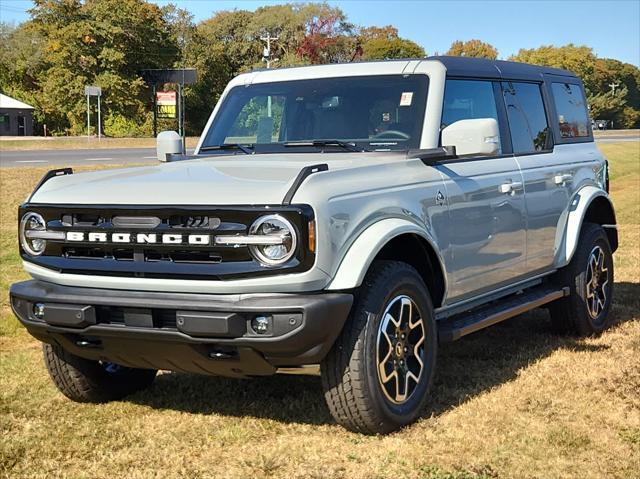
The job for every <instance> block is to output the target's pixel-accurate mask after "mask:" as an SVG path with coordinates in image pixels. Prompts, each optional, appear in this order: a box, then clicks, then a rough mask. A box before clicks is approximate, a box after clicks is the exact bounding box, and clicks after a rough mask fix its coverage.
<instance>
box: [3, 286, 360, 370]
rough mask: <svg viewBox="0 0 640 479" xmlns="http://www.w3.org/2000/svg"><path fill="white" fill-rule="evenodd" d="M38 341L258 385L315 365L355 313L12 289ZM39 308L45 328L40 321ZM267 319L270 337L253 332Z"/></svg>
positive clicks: (287, 299)
mask: <svg viewBox="0 0 640 479" xmlns="http://www.w3.org/2000/svg"><path fill="white" fill-rule="evenodd" d="M10 295H11V307H12V309H13V311H14V313H15V315H16V316H17V317H18V319H19V320H20V322H21V323H22V324H23V325H24V326H25V327H26V328H27V330H28V331H29V333H30V334H31V335H33V336H34V337H35V338H37V339H38V340H40V341H43V342H47V343H57V344H59V345H60V346H61V347H63V348H64V349H66V350H68V351H69V352H71V353H73V354H76V355H78V356H81V357H84V358H87V359H93V360H101V361H109V362H114V363H118V364H122V365H124V366H130V367H137V368H153V369H167V370H173V371H183V372H190V373H200V374H216V375H225V376H254V375H268V374H273V373H274V372H275V371H276V369H277V368H278V367H287V366H301V365H305V364H316V363H318V362H320V361H321V360H322V358H323V357H324V356H325V355H326V353H327V351H328V350H329V349H330V348H331V346H332V344H333V342H334V341H335V339H336V337H337V335H338V334H339V332H340V331H341V329H342V326H343V325H344V322H345V321H346V318H347V316H348V314H349V310H350V309H351V304H352V302H353V296H352V295H350V294H346V293H318V294H250V295H237V294H233V295H232V294H229V295H219V294H217V295H213V294H190V293H157V292H146V291H119V290H110V289H96V288H79V287H69V286H61V285H57V284H53V283H46V282H42V281H38V280H30V281H24V282H21V283H16V284H14V285H12V286H11V291H10ZM36 304H38V305H40V308H39V309H40V313H41V314H40V318H38V317H36V314H35V312H34V309H38V308H34V307H35V305H36ZM257 316H263V317H266V318H267V321H268V327H267V331H266V332H265V333H263V334H258V333H257V332H256V331H255V330H254V327H253V326H252V321H253V320H254V319H255V318H256V317H257Z"/></svg>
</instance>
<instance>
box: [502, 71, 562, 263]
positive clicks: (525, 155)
mask: <svg viewBox="0 0 640 479" xmlns="http://www.w3.org/2000/svg"><path fill="white" fill-rule="evenodd" d="M501 85H502V93H503V97H504V100H505V105H506V109H507V116H508V118H509V126H510V131H511V141H512V145H513V152H514V155H515V157H516V161H517V163H518V165H519V167H520V170H521V171H522V177H523V180H524V190H525V192H526V218H527V240H526V251H527V263H526V272H527V274H529V275H533V274H535V273H536V272H543V271H544V270H547V269H549V268H550V267H551V266H552V265H553V260H554V257H555V252H556V251H555V249H556V231H557V230H558V222H559V221H560V217H561V215H562V213H563V211H564V210H565V208H566V207H567V205H568V201H569V193H568V192H569V185H570V184H571V182H572V178H573V170H572V168H571V165H570V162H567V157H566V155H563V154H561V152H559V151H557V150H555V149H554V142H553V136H552V132H551V128H550V126H549V124H548V115H547V110H548V108H549V101H550V99H549V98H548V97H546V92H545V90H544V88H543V85H542V83H541V82H522V81H503V82H502V84H501ZM545 100H546V101H545Z"/></svg>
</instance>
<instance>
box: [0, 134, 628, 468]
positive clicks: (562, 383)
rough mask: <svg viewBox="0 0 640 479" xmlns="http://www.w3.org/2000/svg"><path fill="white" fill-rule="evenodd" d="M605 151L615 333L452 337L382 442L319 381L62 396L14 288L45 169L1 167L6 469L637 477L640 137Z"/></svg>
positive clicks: (520, 321) (171, 384)
mask: <svg viewBox="0 0 640 479" xmlns="http://www.w3.org/2000/svg"><path fill="white" fill-rule="evenodd" d="M600 148H601V149H602V150H603V151H604V153H605V154H606V155H607V156H608V158H609V160H610V162H611V169H612V175H611V180H612V182H611V192H612V195H613V198H614V201H615V203H616V207H617V213H618V223H619V228H620V229H619V232H620V249H619V250H618V252H617V253H616V255H615V267H616V285H615V289H616V292H615V294H616V300H615V303H614V306H613V311H612V314H613V316H614V319H615V325H614V327H613V328H612V329H611V330H609V331H607V332H606V333H604V334H603V335H602V336H600V337H598V338H591V339H574V338H568V337H559V336H555V335H553V334H551V333H550V328H549V324H548V317H547V315H546V313H545V312H544V311H535V312H533V313H529V314H525V315H522V316H520V317H518V318H514V319H512V320H509V321H507V322H505V323H502V324H500V325H497V326H495V327H493V328H489V329H487V330H484V331H482V332H479V333H476V334H474V335H471V336H469V337H467V338H464V339H462V340H460V341H458V342H457V343H453V344H449V345H444V346H443V347H442V348H441V349H440V355H439V358H438V362H439V364H438V372H437V374H436V381H435V385H434V388H433V391H432V395H431V399H430V401H429V403H428V405H427V407H426V409H425V415H424V418H423V419H422V420H420V421H419V422H418V423H416V424H414V425H413V426H411V427H408V428H406V429H405V430H403V431H401V432H399V433H396V434H392V435H390V436H387V437H367V436H362V435H358V434H353V433H349V432H347V431H345V430H344V429H342V428H340V427H338V426H336V425H335V424H334V423H333V421H332V420H331V417H330V415H329V412H328V411H327V408H326V406H325V404H324V400H323V398H322V391H321V387H320V381H319V378H318V377H317V376H314V375H307V376H290V375H279V376H276V377H273V378H266V379H257V380H252V381H242V380H230V379H224V378H215V377H204V376H188V375H183V374H174V373H166V374H161V375H160V376H159V377H158V378H157V380H156V382H155V384H154V385H153V386H152V387H151V388H150V389H149V390H147V391H144V392H142V393H138V394H136V395H134V396H132V397H130V398H128V399H127V400H124V401H120V402H114V403H110V404H104V405H86V404H75V403H72V402H71V401H69V400H67V399H66V398H65V397H63V396H62V395H61V394H60V393H58V392H57V391H56V390H55V389H54V386H53V385H52V383H51V382H50V381H49V378H48V376H47V373H46V371H45V368H44V365H43V362H42V358H41V352H40V345H39V343H38V342H37V341H35V340H34V339H32V338H31V337H30V336H29V335H27V333H26V332H25V331H24V330H23V329H22V328H21V327H20V326H19V325H18V323H17V321H16V320H15V319H14V318H13V317H12V314H11V312H10V308H9V304H8V295H7V289H8V287H9V284H10V283H12V282H14V281H16V280H19V279H23V278H25V277H26V275H25V274H24V273H23V272H22V271H21V267H20V264H19V258H18V253H17V248H16V231H17V223H16V208H17V206H18V204H19V202H20V201H22V200H24V198H25V197H26V195H27V193H28V192H29V191H30V190H31V188H32V187H33V186H34V184H35V183H36V182H37V180H38V179H39V178H40V176H41V175H42V174H43V169H42V168H15V169H13V168H12V169H2V170H0V175H1V178H0V192H1V193H0V194H1V195H2V205H1V207H0V234H1V237H0V260H1V262H2V277H1V282H2V283H1V285H0V290H1V291H0V294H1V296H0V300H1V311H0V361H1V362H0V394H1V398H0V430H1V434H0V477H42V478H45V477H46V478H49V477H73V478H76V477H77V478H79V477H91V478H115V477H128V478H137V477H158V478H171V477H212V478H214V477H215V478H235V477H243V478H244V477H246V478H253V477H256V478H266V477H284V478H291V479H293V478H323V479H324V478H367V479H368V478H378V477H379V478H387V477H394V478H403V477H407V478H424V479H445V478H448V479H473V478H558V477H572V478H603V477H608V478H631V477H638V471H640V143H635V142H633V143H632V142H627V143H619V144H616V143H611V144H602V145H601V146H600ZM79 170H81V168H79Z"/></svg>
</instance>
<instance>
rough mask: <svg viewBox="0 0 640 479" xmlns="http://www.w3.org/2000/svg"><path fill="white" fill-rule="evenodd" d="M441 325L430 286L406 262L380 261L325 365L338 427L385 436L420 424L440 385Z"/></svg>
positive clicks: (325, 385) (328, 393)
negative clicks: (430, 394) (437, 379)
mask: <svg viewBox="0 0 640 479" xmlns="http://www.w3.org/2000/svg"><path fill="white" fill-rule="evenodd" d="M436 352H437V335H436V325H435V320H434V315H433V306H432V304H431V298H430V296H429V293H428V291H427V287H426V285H425V284H424V282H423V281H422V278H421V277H420V275H419V274H418V272H417V271H416V270H415V269H414V268H412V267H411V266H409V265H408V264H406V263H402V262H398V261H377V262H375V263H374V264H373V266H372V267H371V269H370V271H369V272H368V273H367V276H366V277H365V280H364V282H363V285H362V287H361V288H360V292H359V297H358V298H357V300H356V303H355V305H354V308H353V310H352V312H351V315H350V318H349V320H348V321H347V323H346V324H345V327H344V329H343V331H342V333H341V334H340V336H339V337H338V339H337V340H336V342H335V344H334V345H333V348H332V349H331V351H330V352H329V353H328V355H327V357H326V358H325V359H324V361H323V362H322V364H321V371H322V384H323V389H324V392H325V399H326V401H327V404H328V406H329V410H330V411H331V414H332V415H333V417H334V418H335V419H336V421H337V422H338V423H339V424H341V425H343V426H344V427H346V428H347V429H350V430H352V431H356V432H363V433H367V434H384V433H388V432H391V431H394V430H396V429H399V428H400V427H402V426H404V425H406V424H409V423H411V422H413V421H414V420H415V419H416V418H417V417H418V416H419V415H420V413H421V410H422V407H423V405H424V402H425V400H426V398H427V392H428V390H429V388H430V386H431V383H432V381H433V373H434V370H435V362H436Z"/></svg>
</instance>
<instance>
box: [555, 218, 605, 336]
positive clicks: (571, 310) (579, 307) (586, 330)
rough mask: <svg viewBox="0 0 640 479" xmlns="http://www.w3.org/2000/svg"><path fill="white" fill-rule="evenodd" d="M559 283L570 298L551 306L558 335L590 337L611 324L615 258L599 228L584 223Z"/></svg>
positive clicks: (560, 272)
mask: <svg viewBox="0 0 640 479" xmlns="http://www.w3.org/2000/svg"><path fill="white" fill-rule="evenodd" d="M556 279H557V281H558V283H559V284H560V285H561V286H566V287H568V288H569V296H567V297H565V298H562V299H560V300H558V301H555V302H553V303H551V304H550V305H549V313H550V315H551V321H552V323H553V325H554V328H555V329H556V330H557V331H559V332H566V333H570V334H576V335H579V336H591V335H594V334H599V333H601V332H602V331H604V330H605V329H606V328H607V327H608V326H609V324H610V322H611V320H610V317H609V310H610V309H611V303H612V299H613V255H612V253H611V246H610V245H609V240H608V238H607V235H606V233H605V232H604V230H603V229H602V227H601V226H600V225H596V224H593V223H585V224H584V225H583V227H582V231H581V233H580V239H579V241H578V246H577V248H576V251H575V253H574V255H573V258H572V259H571V262H570V263H569V264H568V265H567V266H566V267H564V268H563V269H562V270H560V271H559V272H558V275H557V278H556Z"/></svg>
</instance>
